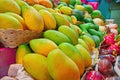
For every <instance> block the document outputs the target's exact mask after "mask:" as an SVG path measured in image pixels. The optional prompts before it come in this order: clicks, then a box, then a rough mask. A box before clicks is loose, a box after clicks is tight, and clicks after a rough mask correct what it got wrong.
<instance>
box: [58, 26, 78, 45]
mask: <svg viewBox="0 0 120 80" xmlns="http://www.w3.org/2000/svg"><path fill="white" fill-rule="evenodd" d="M58 31H59V32H62V33H63V34H65V35H66V36H67V37H68V38H69V39H70V40H71V41H72V44H77V43H78V36H77V35H76V33H75V31H74V30H72V29H71V28H70V27H68V26H65V25H62V26H59V28H58Z"/></svg>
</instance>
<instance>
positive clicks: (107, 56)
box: [99, 54, 116, 63]
mask: <svg viewBox="0 0 120 80" xmlns="http://www.w3.org/2000/svg"><path fill="white" fill-rule="evenodd" d="M99 58H100V59H107V60H109V61H110V62H111V63H115V61H116V59H115V56H113V55H112V54H107V55H100V56H99Z"/></svg>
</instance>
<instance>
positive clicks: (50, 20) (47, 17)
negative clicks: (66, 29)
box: [39, 9, 57, 30]
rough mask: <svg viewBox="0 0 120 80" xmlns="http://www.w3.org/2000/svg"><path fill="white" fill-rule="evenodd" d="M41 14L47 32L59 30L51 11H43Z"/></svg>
mask: <svg viewBox="0 0 120 80" xmlns="http://www.w3.org/2000/svg"><path fill="white" fill-rule="evenodd" d="M39 13H40V15H41V16H42V18H43V21H44V28H45V30H48V29H56V28H57V26H56V20H55V18H54V16H53V15H52V14H51V13H50V12H49V11H47V10H44V9H42V10H40V11H39Z"/></svg>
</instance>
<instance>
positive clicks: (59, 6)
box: [57, 4, 65, 9]
mask: <svg viewBox="0 0 120 80" xmlns="http://www.w3.org/2000/svg"><path fill="white" fill-rule="evenodd" d="M62 6H65V5H64V4H59V5H58V6H57V8H58V9H60V8H61V7H62Z"/></svg>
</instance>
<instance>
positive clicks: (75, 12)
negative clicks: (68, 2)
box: [72, 9, 84, 21]
mask: <svg viewBox="0 0 120 80" xmlns="http://www.w3.org/2000/svg"><path fill="white" fill-rule="evenodd" d="M72 15H73V16H75V17H76V18H77V20H79V21H83V20H84V14H83V12H82V11H80V10H76V9H74V10H73V13H72Z"/></svg>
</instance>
